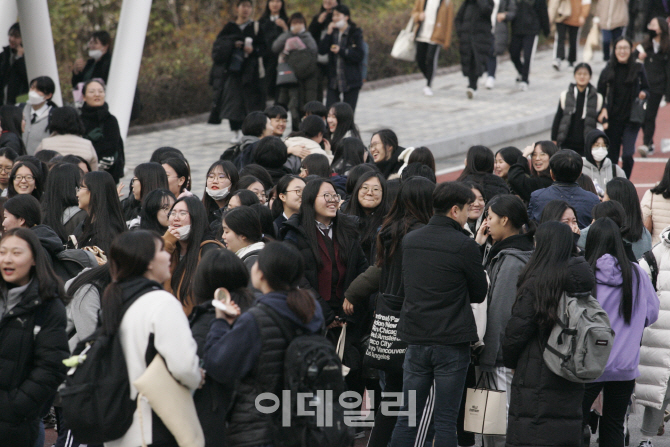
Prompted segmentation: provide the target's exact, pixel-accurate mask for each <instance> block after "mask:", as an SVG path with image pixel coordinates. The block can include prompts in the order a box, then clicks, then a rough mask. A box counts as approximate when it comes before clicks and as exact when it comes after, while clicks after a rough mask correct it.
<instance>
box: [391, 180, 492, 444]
mask: <svg viewBox="0 0 670 447" xmlns="http://www.w3.org/2000/svg"><path fill="white" fill-rule="evenodd" d="M474 200H475V196H474V194H473V193H472V191H471V190H470V189H469V188H468V187H466V186H464V185H462V184H460V183H455V182H451V183H442V184H440V185H439V186H438V187H437V188H436V189H435V192H434V193H433V206H434V209H435V215H434V216H433V217H432V218H431V219H430V221H429V222H428V225H426V226H424V227H422V228H420V229H418V230H415V231H412V232H411V233H408V234H407V236H405V238H404V240H403V258H402V265H403V281H404V283H405V301H404V303H403V306H402V311H401V314H400V323H399V325H398V336H399V337H400V339H401V340H403V341H405V342H407V343H408V345H409V346H408V347H407V353H406V355H405V363H404V365H403V369H404V375H403V399H404V400H403V407H402V410H401V412H400V416H399V417H398V422H397V424H396V427H395V430H394V432H393V439H392V441H391V446H392V447H405V446H407V447H409V446H413V445H414V441H415V439H417V431H418V429H417V424H418V419H420V418H419V417H418V415H417V414H416V409H423V408H424V405H425V403H426V399H427V397H428V393H429V390H430V388H431V387H432V386H433V382H434V383H435V393H434V394H435V398H434V413H433V415H434V425H435V445H440V446H456V445H457V438H456V419H457V417H458V410H459V407H460V402H461V396H462V394H463V386H464V385H465V376H466V373H467V370H468V365H469V364H470V344H471V343H474V342H476V341H477V340H478V337H477V326H476V324H475V319H474V316H473V314H472V309H471V307H470V304H471V303H481V302H482V301H484V299H485V298H486V293H487V289H488V284H487V280H486V274H485V273H484V267H483V266H482V255H481V253H480V250H479V246H478V245H477V243H476V242H475V241H474V240H473V239H471V238H470V237H469V236H468V234H467V233H466V232H465V231H464V230H463V226H464V225H465V223H466V222H467V219H468V210H469V208H470V204H471V203H472V202H473V201H474ZM403 413H404V414H403ZM425 416H427V417H428V418H429V417H430V414H428V415H425ZM425 425H428V424H425ZM422 426H423V424H422ZM418 435H419V436H424V434H422V433H418Z"/></svg>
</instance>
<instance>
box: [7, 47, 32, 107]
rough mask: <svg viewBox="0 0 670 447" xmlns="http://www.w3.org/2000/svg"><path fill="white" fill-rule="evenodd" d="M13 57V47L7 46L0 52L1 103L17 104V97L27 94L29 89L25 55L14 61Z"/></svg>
mask: <svg viewBox="0 0 670 447" xmlns="http://www.w3.org/2000/svg"><path fill="white" fill-rule="evenodd" d="M11 59H12V49H11V48H9V46H6V47H4V48H3V49H2V53H0V105H2V104H16V97H17V96H21V95H25V94H26V93H28V89H29V86H28V72H27V70H26V58H25V56H24V57H21V58H19V59H15V60H14V63H12V60H11ZM5 87H7V97H6V98H5Z"/></svg>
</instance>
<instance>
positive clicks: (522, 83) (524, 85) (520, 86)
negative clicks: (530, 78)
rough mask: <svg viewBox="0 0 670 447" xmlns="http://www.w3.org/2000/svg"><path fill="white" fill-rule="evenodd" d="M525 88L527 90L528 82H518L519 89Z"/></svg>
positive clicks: (523, 89)
mask: <svg viewBox="0 0 670 447" xmlns="http://www.w3.org/2000/svg"><path fill="white" fill-rule="evenodd" d="M526 90H528V83H527V82H524V81H521V82H519V91H520V92H525V91H526Z"/></svg>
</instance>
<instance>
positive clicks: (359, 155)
mask: <svg viewBox="0 0 670 447" xmlns="http://www.w3.org/2000/svg"><path fill="white" fill-rule="evenodd" d="M367 155H368V154H367V149H366V148H365V145H364V144H363V142H362V141H361V140H360V139H358V138H354V137H347V138H343V139H342V140H341V141H340V142H339V143H337V145H336V146H335V158H333V163H332V165H331V168H332V170H333V172H335V173H337V174H338V175H341V176H345V177H346V176H348V175H349V172H350V171H351V170H352V169H353V168H355V167H356V166H359V165H361V164H364V163H365V161H366V159H367Z"/></svg>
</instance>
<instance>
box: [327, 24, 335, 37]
mask: <svg viewBox="0 0 670 447" xmlns="http://www.w3.org/2000/svg"><path fill="white" fill-rule="evenodd" d="M334 29H335V22H330V23H329V24H328V29H327V30H326V34H333V30H334Z"/></svg>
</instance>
